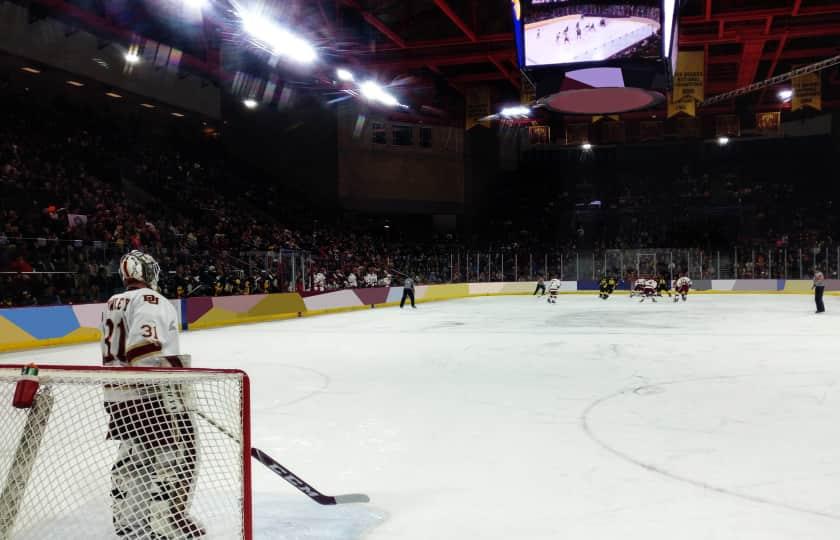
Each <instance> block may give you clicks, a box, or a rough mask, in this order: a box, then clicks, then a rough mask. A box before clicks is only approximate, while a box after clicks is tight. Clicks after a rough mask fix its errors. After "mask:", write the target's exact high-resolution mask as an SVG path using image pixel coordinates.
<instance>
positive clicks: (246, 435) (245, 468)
mask: <svg viewBox="0 0 840 540" xmlns="http://www.w3.org/2000/svg"><path fill="white" fill-rule="evenodd" d="M31 364H34V365H35V366H37V367H38V373H39V375H40V374H41V373H42V372H44V371H90V372H100V373H101V372H111V371H113V372H118V373H124V372H126V371H131V372H138V373H155V372H162V373H172V372H178V371H181V372H185V373H197V372H198V373H208V374H212V373H218V374H227V375H230V374H238V375H241V376H242V394H243V396H242V417H243V418H242V448H243V453H242V475H243V479H242V491H243V493H242V521H243V523H242V531H243V536H244V538H245V540H252V539H253V537H254V531H253V521H254V520H253V517H254V515H253V495H252V491H253V490H252V487H253V486H252V482H251V380H250V378H249V377H248V374H247V373H245V371H243V370H241V369H213V368H156V367H113V366H93V365H87V366H83V365H68V364H60V365H59V364H39V363H35V362H31ZM27 365H29V364H0V369H16V370H20V369H21V368H23V367H26V366H27Z"/></svg>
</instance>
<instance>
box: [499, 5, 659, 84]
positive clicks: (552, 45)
mask: <svg viewBox="0 0 840 540" xmlns="http://www.w3.org/2000/svg"><path fill="white" fill-rule="evenodd" d="M674 2H675V0H664V2H663V0H635V1H628V0H624V1H622V0H610V1H606V0H604V1H601V0H521V1H520V2H518V3H520V4H521V5H520V6H519V11H520V18H521V22H520V24H521V25H522V26H521V27H520V29H519V30H521V34H520V36H521V41H520V42H519V45H520V47H522V48H523V49H524V50H523V51H521V53H523V54H520V62H521V63H522V65H523V67H537V66H551V65H566V64H584V63H593V62H602V61H610V60H622V59H633V60H647V59H651V60H653V59H659V58H663V57H666V58H667V57H669V56H670V54H669V53H670V52H671V51H670V49H671V33H672V30H673V28H672V26H673V4H674ZM516 3H517V1H516V0H514V4H516ZM663 6H664V8H665V10H666V11H670V12H671V13H665V14H663ZM668 7H671V9H668ZM663 15H666V16H663ZM666 19H668V22H667V23H666V24H664V26H665V28H664V29H663V22H664V21H665V20H666ZM663 30H664V31H665V38H664V40H663ZM663 42H664V43H667V44H668V50H667V51H666V50H665V49H664V48H663Z"/></svg>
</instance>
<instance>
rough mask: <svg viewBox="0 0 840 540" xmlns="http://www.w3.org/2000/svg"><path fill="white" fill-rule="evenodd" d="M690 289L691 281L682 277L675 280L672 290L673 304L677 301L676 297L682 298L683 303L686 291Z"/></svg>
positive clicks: (686, 294)
mask: <svg viewBox="0 0 840 540" xmlns="http://www.w3.org/2000/svg"><path fill="white" fill-rule="evenodd" d="M690 289H691V279H689V278H688V277H687V276H682V277H681V278H680V279H678V280H677V283H676V284H675V285H674V290H675V291H676V293H677V294H676V296H674V302H676V301H677V298H678V297H682V299H683V301H685V299H686V297H687V296H688V291H689V290H690Z"/></svg>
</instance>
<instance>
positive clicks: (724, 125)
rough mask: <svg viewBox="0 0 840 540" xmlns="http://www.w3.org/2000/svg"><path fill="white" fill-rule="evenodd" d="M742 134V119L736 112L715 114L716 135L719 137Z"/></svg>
mask: <svg viewBox="0 0 840 540" xmlns="http://www.w3.org/2000/svg"><path fill="white" fill-rule="evenodd" d="M740 134H741V119H740V118H738V116H737V115H734V114H719V115H717V116H715V135H716V136H718V137H737V136H739V135H740Z"/></svg>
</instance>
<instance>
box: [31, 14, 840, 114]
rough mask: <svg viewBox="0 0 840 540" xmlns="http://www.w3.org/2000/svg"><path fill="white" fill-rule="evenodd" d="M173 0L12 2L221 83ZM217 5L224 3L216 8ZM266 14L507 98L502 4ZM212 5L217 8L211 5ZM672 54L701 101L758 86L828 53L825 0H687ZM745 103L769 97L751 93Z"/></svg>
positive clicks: (408, 68) (359, 55) (510, 71)
mask: <svg viewBox="0 0 840 540" xmlns="http://www.w3.org/2000/svg"><path fill="white" fill-rule="evenodd" d="M179 1H181V0H148V1H146V2H138V1H125V0H123V1H113V0H20V1H18V2H17V3H23V4H25V5H28V6H29V9H30V14H31V17H32V19H33V20H37V18H38V17H47V16H49V17H58V18H61V19H63V20H65V21H67V22H70V23H73V24H78V25H80V26H83V27H85V28H86V29H88V30H91V31H94V32H95V33H97V35H101V36H102V38H103V39H111V40H118V41H119V40H122V41H128V40H131V39H132V37H134V36H137V35H141V36H143V37H145V38H149V39H155V40H157V41H160V42H162V43H167V44H169V45H172V46H175V47H178V48H179V49H181V50H183V51H184V58H183V60H182V66H183V69H189V70H193V71H197V72H202V73H204V74H208V75H211V76H214V77H224V68H223V66H222V65H221V59H220V53H219V51H220V49H221V46H222V44H223V42H224V40H225V39H227V36H226V32H225V30H224V29H223V28H221V27H220V26H219V25H218V24H217V23H216V22H214V21H212V20H209V19H208V18H206V17H205V18H204V19H203V20H201V19H199V20H197V21H196V22H195V23H193V24H191V25H184V24H177V25H173V24H172V17H171V16H170V15H169V14H168V13H167V11H166V9H165V7H166V6H167V5H170V4H173V3H177V2H179ZM224 1H225V2H227V1H228V0H224ZM272 4H273V8H274V9H275V11H276V12H277V13H279V14H280V15H281V16H282V17H283V18H284V19H286V20H289V21H292V22H293V23H294V26H295V28H299V29H303V30H304V31H305V33H306V34H307V35H308V37H310V39H312V40H313V41H315V42H316V43H317V44H318V46H319V48H320V49H321V50H322V51H323V52H324V54H325V56H326V57H328V58H329V59H330V61H331V63H332V64H336V63H343V64H348V65H351V66H358V67H359V68H360V69H364V70H366V71H368V72H369V73H374V74H376V76H378V77H379V78H380V80H382V81H386V82H387V81H393V80H399V81H405V83H404V86H406V88H407V89H408V90H410V89H411V86H412V85H417V86H418V87H424V86H426V87H428V86H430V85H429V83H430V82H434V83H436V84H438V85H439V83H441V82H443V83H444V84H445V85H447V86H449V87H450V88H453V89H455V91H460V92H463V91H464V89H466V88H467V87H469V86H470V85H475V84H491V85H494V86H497V87H498V89H499V92H501V93H509V94H511V95H515V94H516V93H517V91H518V89H519V85H520V77H519V74H518V70H517V67H516V60H515V47H514V42H513V35H512V25H511V18H510V16H509V5H510V4H509V1H508V0H273V1H272ZM214 5H215V7H216V8H220V9H224V7H225V5H227V6H229V4H224V5H221V7H220V5H218V3H216V4H214ZM680 48H681V50H691V49H693V50H697V49H700V50H705V51H706V53H707V54H706V63H707V69H706V77H707V84H706V88H707V90H706V95H707V96H711V95H715V94H719V93H722V92H726V91H729V90H734V89H736V88H740V87H743V86H746V85H748V84H750V83H752V82H757V81H761V80H763V79H766V78H768V77H771V76H773V75H779V74H781V73H784V72H786V71H789V70H790V69H791V68H792V67H795V66H799V65H803V64H808V63H811V62H815V61H818V60H822V59H825V58H827V57H830V56H833V55H837V54H840V2H837V1H836V0H715V1H712V0H687V1H686V2H685V3H684V5H683V7H682V15H681V29H680ZM838 73H840V71H838V69H837V68H836V67H835V68H832V69H830V70H829V71H828V72H827V74H826V75H825V76H826V77H827V85H828V87H829V91H828V94H827V95H825V96H824V99H825V100H826V101H827V103H828V104H835V105H836V104H837V99H838V98H840V76H838ZM750 99H752V100H753V103H755V102H756V101H760V100H765V101H768V102H769V101H771V100H773V99H775V96H773V95H772V94H771V93H770V92H758V93H756V94H755V95H754V96H753V97H751V98H750Z"/></svg>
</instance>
